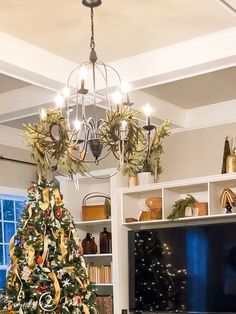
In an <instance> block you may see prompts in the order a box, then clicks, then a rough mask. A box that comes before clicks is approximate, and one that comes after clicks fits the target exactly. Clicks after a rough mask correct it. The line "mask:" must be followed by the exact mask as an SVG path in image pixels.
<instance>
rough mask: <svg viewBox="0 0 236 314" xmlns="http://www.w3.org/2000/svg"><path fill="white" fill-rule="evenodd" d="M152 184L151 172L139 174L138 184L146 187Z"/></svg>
mask: <svg viewBox="0 0 236 314" xmlns="http://www.w3.org/2000/svg"><path fill="white" fill-rule="evenodd" d="M149 183H151V172H140V173H138V184H139V185H146V184H149Z"/></svg>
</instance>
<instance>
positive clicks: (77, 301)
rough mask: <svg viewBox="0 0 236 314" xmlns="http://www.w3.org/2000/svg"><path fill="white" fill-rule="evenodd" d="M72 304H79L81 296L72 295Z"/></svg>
mask: <svg viewBox="0 0 236 314" xmlns="http://www.w3.org/2000/svg"><path fill="white" fill-rule="evenodd" d="M73 303H74V305H77V304H81V298H80V297H79V296H78V295H74V296H73Z"/></svg>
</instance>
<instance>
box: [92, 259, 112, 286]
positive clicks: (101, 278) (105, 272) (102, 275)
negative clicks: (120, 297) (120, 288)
mask: <svg viewBox="0 0 236 314" xmlns="http://www.w3.org/2000/svg"><path fill="white" fill-rule="evenodd" d="M88 275H89V279H90V281H91V282H94V283H112V275H111V266H110V265H101V266H94V265H93V264H89V265H88Z"/></svg>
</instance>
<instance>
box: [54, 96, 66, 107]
mask: <svg viewBox="0 0 236 314" xmlns="http://www.w3.org/2000/svg"><path fill="white" fill-rule="evenodd" d="M55 104H56V106H57V107H58V108H61V107H62V106H63V104H64V97H63V96H62V95H61V94H57V96H56V98H55Z"/></svg>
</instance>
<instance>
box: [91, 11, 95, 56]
mask: <svg viewBox="0 0 236 314" xmlns="http://www.w3.org/2000/svg"><path fill="white" fill-rule="evenodd" d="M90 48H91V50H94V49H95V39H94V12H93V8H91V39H90Z"/></svg>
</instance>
